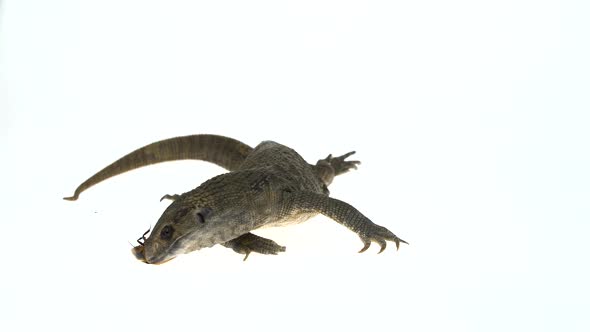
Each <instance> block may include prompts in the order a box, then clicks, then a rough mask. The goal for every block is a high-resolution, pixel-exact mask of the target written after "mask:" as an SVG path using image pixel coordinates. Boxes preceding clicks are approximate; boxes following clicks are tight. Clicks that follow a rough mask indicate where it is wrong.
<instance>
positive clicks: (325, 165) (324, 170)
mask: <svg viewBox="0 0 590 332" xmlns="http://www.w3.org/2000/svg"><path fill="white" fill-rule="evenodd" d="M355 153H356V152H355V151H351V152H349V153H346V154H344V155H342V156H340V157H332V155H331V154H330V155H328V156H327V157H326V158H324V159H320V160H318V162H317V163H316V165H315V169H316V173H317V174H318V176H319V177H320V179H322V181H323V182H324V183H325V184H326V185H330V183H332V180H334V177H335V176H336V175H340V174H344V173H346V172H348V171H350V170H351V169H357V165H359V164H360V163H361V162H360V161H358V160H350V161H348V160H346V158H348V157H350V156H352V155H353V154H355Z"/></svg>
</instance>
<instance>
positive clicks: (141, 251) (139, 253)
mask: <svg viewBox="0 0 590 332" xmlns="http://www.w3.org/2000/svg"><path fill="white" fill-rule="evenodd" d="M131 253H132V254H133V256H135V258H137V260H138V261H140V262H143V263H146V264H154V265H160V264H164V263H166V262H169V261H171V260H173V259H174V258H176V256H172V257H163V258H160V257H150V258H149V259H148V258H147V257H146V256H145V246H143V245H138V246H135V247H133V249H131Z"/></svg>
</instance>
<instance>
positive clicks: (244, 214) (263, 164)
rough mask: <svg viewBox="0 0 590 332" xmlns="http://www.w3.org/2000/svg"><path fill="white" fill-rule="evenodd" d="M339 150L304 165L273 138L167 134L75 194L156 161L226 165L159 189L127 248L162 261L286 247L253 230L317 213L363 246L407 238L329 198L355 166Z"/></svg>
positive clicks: (138, 255) (148, 260)
mask: <svg viewBox="0 0 590 332" xmlns="http://www.w3.org/2000/svg"><path fill="white" fill-rule="evenodd" d="M353 153H354V152H350V153H347V154H345V155H343V156H341V157H336V158H333V157H332V155H329V156H328V157H327V158H326V159H322V160H319V161H318V162H317V164H316V165H310V164H308V163H307V162H305V160H304V159H303V158H302V157H301V156H300V155H299V154H298V153H297V152H295V151H294V150H292V149H290V148H288V147H286V146H283V145H281V144H278V143H276V142H272V141H265V142H262V143H260V144H259V145H258V146H256V148H254V149H252V148H250V147H249V146H247V145H246V144H244V143H241V142H239V141H236V140H234V139H231V138H227V137H223V136H215V135H193V136H184V137H177V138H171V139H168V140H164V141H160V142H156V143H152V144H150V145H147V146H146V147H143V148H140V149H138V150H136V151H134V152H132V153H130V154H128V155H127V156H125V157H123V158H121V159H119V160H118V161H116V162H114V163H113V164H111V165H109V166H107V167H106V168H105V169H103V170H102V171H100V172H98V173H97V174H96V175H94V176H92V177H91V178H89V179H88V180H86V181H85V182H84V183H82V184H81V185H80V186H79V187H78V188H77V189H76V191H75V193H74V196H72V197H67V198H64V199H67V200H75V199H77V198H78V196H79V195H80V193H81V192H82V191H84V190H86V189H87V188H89V187H90V186H92V185H94V184H97V183H99V182H101V181H102V180H105V179H107V178H109V177H112V176H115V175H117V174H121V173H123V172H126V171H129V170H132V169H135V168H139V167H143V166H146V165H151V164H154V163H158V162H163V161H169V160H178V159H199V160H205V161H209V162H213V163H216V164H218V165H220V166H222V167H225V168H226V169H228V170H229V171H230V172H229V173H225V174H222V175H219V176H216V177H214V178H212V179H210V180H208V181H206V182H204V183H203V184H201V185H200V186H199V187H197V188H196V189H194V190H191V191H189V192H186V193H184V194H182V195H165V196H164V197H162V199H165V198H166V199H170V200H172V201H173V202H172V203H171V204H170V206H168V208H167V209H166V210H165V211H164V213H163V214H162V216H161V217H160V219H159V220H158V222H157V223H156V225H155V226H154V229H153V230H152V233H151V234H150V236H149V237H148V238H147V239H145V242H144V243H140V245H139V246H137V247H135V248H134V249H133V254H134V255H135V256H136V258H137V259H139V260H141V261H143V262H146V263H149V264H161V263H164V262H167V261H169V260H170V259H173V258H175V257H176V256H178V255H180V254H185V253H189V252H192V251H196V250H199V249H201V248H206V247H211V246H214V245H216V244H221V245H223V246H225V247H227V248H230V249H233V250H234V251H235V252H237V253H240V254H244V255H245V258H244V260H245V259H246V258H247V257H248V255H249V254H250V253H251V252H257V253H261V254H277V253H279V252H283V251H285V247H283V246H280V245H278V244H277V243H275V242H274V241H272V240H269V239H265V238H263V237H260V236H257V235H254V234H252V233H251V231H253V230H256V229H258V228H262V227H272V226H283V225H287V224H291V223H298V222H303V221H305V220H307V219H309V218H310V217H312V216H314V215H316V214H318V213H321V214H324V215H325V216H327V217H329V218H331V219H333V220H335V221H337V222H338V223H340V224H342V225H344V226H346V227H348V228H349V229H350V230H352V231H353V232H355V233H356V234H358V235H359V237H360V238H361V241H362V242H363V244H364V247H363V248H362V249H361V251H360V252H363V251H365V250H366V249H367V248H369V246H370V245H371V243H372V242H377V243H378V244H379V245H380V246H381V250H380V251H379V252H382V251H383V250H384V249H385V248H386V245H387V242H386V241H393V242H395V244H396V247H397V248H399V245H400V243H407V242H405V241H403V240H401V239H400V238H398V237H397V236H396V235H395V234H393V233H392V232H390V231H389V230H388V229H387V228H385V227H382V226H379V225H376V224H374V223H373V222H372V221H371V220H369V219H368V218H367V217H365V216H364V215H363V214H362V213H360V212H359V211H358V210H356V209H355V208H354V207H352V206H351V205H349V204H347V203H345V202H343V201H340V200H337V199H334V198H330V197H329V196H328V195H329V191H328V188H327V186H328V185H329V184H330V183H331V182H332V180H333V179H334V177H335V176H336V175H339V174H343V173H345V172H347V171H349V170H350V169H356V166H357V165H358V164H359V163H360V162H358V161H346V160H345V159H346V158H347V157H349V156H350V155H352V154H353Z"/></svg>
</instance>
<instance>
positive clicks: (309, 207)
mask: <svg viewBox="0 0 590 332" xmlns="http://www.w3.org/2000/svg"><path fill="white" fill-rule="evenodd" d="M284 198H285V203H284V204H285V205H284V209H283V213H285V214H290V215H292V214H293V213H298V212H301V213H308V212H318V213H321V214H323V215H325V216H327V217H328V218H331V219H333V220H334V221H336V222H338V223H340V224H342V225H344V226H346V227H347V228H348V229H350V230H351V231H353V232H355V233H356V234H357V235H358V236H359V237H360V238H361V241H363V244H364V247H363V248H362V249H361V250H360V251H359V252H364V251H365V250H367V249H368V248H369V247H370V246H371V242H377V243H378V244H379V245H380V246H381V249H380V250H379V253H381V252H383V250H385V248H386V247H387V241H393V242H395V246H396V248H397V249H399V246H400V243H406V244H408V243H407V242H406V241H404V240H402V239H400V238H399V237H397V236H396V235H395V234H393V233H392V232H391V231H390V230H388V229H387V228H385V227H383V226H379V225H377V224H375V223H373V222H372V221H371V220H370V219H369V218H367V217H365V216H364V215H363V214H362V213H360V212H359V211H358V210H357V209H355V208H354V207H353V206H352V205H350V204H348V203H346V202H343V201H340V200H337V199H335V198H331V197H328V196H326V195H322V194H318V193H314V192H307V191H305V192H297V193H292V194H291V193H285V194H284Z"/></svg>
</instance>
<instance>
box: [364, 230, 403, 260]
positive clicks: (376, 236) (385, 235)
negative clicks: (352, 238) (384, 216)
mask: <svg viewBox="0 0 590 332" xmlns="http://www.w3.org/2000/svg"><path fill="white" fill-rule="evenodd" d="M359 237H360V238H361V241H363V243H364V245H365V246H364V247H363V248H362V249H361V250H360V251H359V253H361V252H364V251H365V250H367V249H369V247H370V246H371V242H377V243H378V244H379V245H380V246H381V249H380V250H379V254H380V253H382V252H383V250H385V248H386V247H387V241H393V242H395V247H396V248H397V249H399V245H400V243H405V244H409V243H408V242H406V241H404V240H402V239H400V238H399V237H397V236H396V235H395V234H393V233H392V232H391V231H390V230H388V229H387V228H385V227H383V226H379V225H375V227H373V228H371V230H370V231H369V232H362V233H359Z"/></svg>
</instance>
